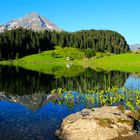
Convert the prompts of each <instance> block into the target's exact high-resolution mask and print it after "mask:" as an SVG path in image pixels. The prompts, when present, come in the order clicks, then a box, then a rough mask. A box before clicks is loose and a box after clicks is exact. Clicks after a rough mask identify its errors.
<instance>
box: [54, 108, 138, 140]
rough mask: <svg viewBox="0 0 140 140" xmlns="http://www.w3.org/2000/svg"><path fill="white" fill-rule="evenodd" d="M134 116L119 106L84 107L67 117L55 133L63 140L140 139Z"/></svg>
mask: <svg viewBox="0 0 140 140" xmlns="http://www.w3.org/2000/svg"><path fill="white" fill-rule="evenodd" d="M133 117H134V115H133V113H132V112H131V111H129V110H125V111H124V110H120V109H119V108H118V107H102V108H93V109H84V110H82V111H81V112H77V113H75V114H72V115H70V116H68V117H66V118H65V119H64V120H63V123H62V125H61V127H60V129H59V130H57V131H56V132H55V135H56V136H57V137H58V138H59V139H62V140H133V139H134V140H140V136H139V135H138V134H136V133H134V131H132V130H133V129H134V127H136V126H134V123H135V121H137V120H136V119H133ZM138 125H139V124H138ZM136 131H137V130H136Z"/></svg>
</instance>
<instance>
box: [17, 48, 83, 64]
mask: <svg viewBox="0 0 140 140" xmlns="http://www.w3.org/2000/svg"><path fill="white" fill-rule="evenodd" d="M83 56H84V53H83V52H81V51H79V50H78V49H76V48H71V47H65V48H61V47H58V46H56V47H55V50H50V51H45V52H42V53H40V54H35V55H30V56H26V57H23V58H22V59H19V60H18V61H23V62H29V63H33V62H37V63H38V62H39V63H50V62H53V63H57V62H58V63H65V62H66V57H72V58H73V59H74V61H77V60H81V59H83Z"/></svg>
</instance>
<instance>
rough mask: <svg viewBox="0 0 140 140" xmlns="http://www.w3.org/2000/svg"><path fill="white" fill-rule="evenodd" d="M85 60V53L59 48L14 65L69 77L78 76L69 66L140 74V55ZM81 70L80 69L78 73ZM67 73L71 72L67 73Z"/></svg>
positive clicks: (129, 54)
mask: <svg viewBox="0 0 140 140" xmlns="http://www.w3.org/2000/svg"><path fill="white" fill-rule="evenodd" d="M52 54H53V55H52ZM54 56H55V57H54ZM68 56H70V57H72V58H74V61H67V60H66V57H68ZM83 58H84V52H81V51H79V50H78V49H76V48H71V47H66V48H61V47H58V46H57V47H56V49H55V50H51V51H45V52H42V53H40V54H35V55H29V56H26V57H23V58H21V59H19V60H14V61H13V62H12V64H13V65H15V66H20V67H23V68H26V69H30V70H35V71H40V72H44V73H49V74H55V75H58V76H60V75H65V76H68V75H71V74H73V75H77V74H76V73H73V71H70V70H68V69H67V68H66V65H67V64H70V65H71V64H73V65H81V66H83V67H91V68H93V69H96V70H101V69H103V70H107V71H111V70H119V71H124V72H140V55H139V54H135V53H126V54H119V55H111V56H104V57H102V58H92V59H89V60H88V59H83ZM0 64H10V63H9V62H7V61H5V62H0ZM60 67H61V68H60ZM73 70H75V71H76V69H75V68H73ZM79 70H80V69H79V68H78V70H77V72H78V71H79ZM67 71H69V72H68V73H67ZM82 71H83V70H82ZM79 72H80V71H79ZM59 73H60V74H59ZM62 73H64V74H62ZM70 73H71V74H70Z"/></svg>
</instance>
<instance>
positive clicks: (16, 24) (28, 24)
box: [0, 12, 62, 32]
mask: <svg viewBox="0 0 140 140" xmlns="http://www.w3.org/2000/svg"><path fill="white" fill-rule="evenodd" d="M20 27H21V28H24V29H31V30H34V31H42V30H48V31H58V32H60V31H62V29H60V28H59V27H57V26H56V25H55V24H54V23H53V22H51V21H50V20H48V19H47V18H44V17H42V16H40V15H39V14H37V13H35V12H33V13H29V14H28V15H26V16H25V17H22V18H19V19H15V20H12V21H10V22H8V23H6V24H3V25H0V32H3V31H5V30H12V29H16V28H20Z"/></svg>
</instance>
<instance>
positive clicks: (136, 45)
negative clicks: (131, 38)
mask: <svg viewBox="0 0 140 140" xmlns="http://www.w3.org/2000/svg"><path fill="white" fill-rule="evenodd" d="M129 47H130V49H131V50H137V49H138V48H140V43H136V44H133V45H130V46H129Z"/></svg>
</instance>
